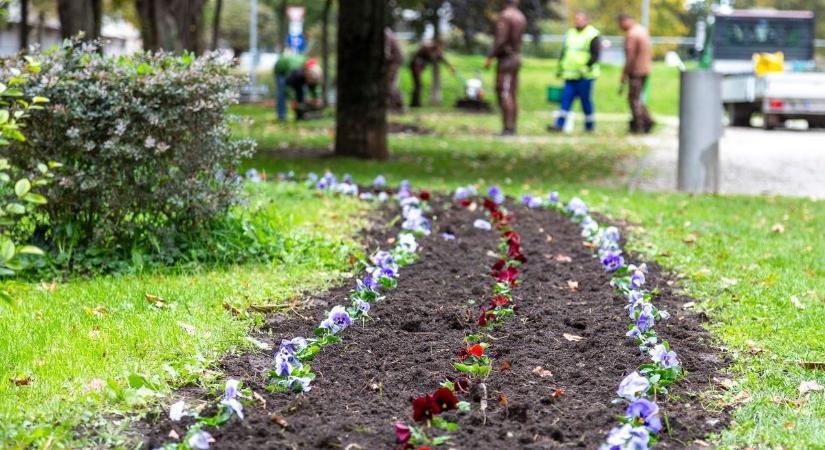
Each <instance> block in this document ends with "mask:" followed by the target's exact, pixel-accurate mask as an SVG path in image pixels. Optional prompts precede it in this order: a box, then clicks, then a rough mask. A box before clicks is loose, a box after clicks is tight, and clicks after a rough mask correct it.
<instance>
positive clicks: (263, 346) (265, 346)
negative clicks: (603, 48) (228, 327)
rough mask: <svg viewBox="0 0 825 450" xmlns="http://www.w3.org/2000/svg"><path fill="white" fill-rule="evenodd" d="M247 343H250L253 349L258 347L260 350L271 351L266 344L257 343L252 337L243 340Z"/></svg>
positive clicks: (270, 347) (269, 346)
mask: <svg viewBox="0 0 825 450" xmlns="http://www.w3.org/2000/svg"><path fill="white" fill-rule="evenodd" d="M245 339H246V340H247V341H248V342H250V343H252V345H254V346H255V347H258V348H259V349H261V350H272V346H271V345H269V344H267V343H266V342H262V341H259V340H257V339H255V338H253V337H252V336H247V337H246V338H245Z"/></svg>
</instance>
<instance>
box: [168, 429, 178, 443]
mask: <svg viewBox="0 0 825 450" xmlns="http://www.w3.org/2000/svg"><path fill="white" fill-rule="evenodd" d="M169 439H172V440H174V441H177V440H178V439H180V435H179V434H178V432H177V431H175V430H170V431H169Z"/></svg>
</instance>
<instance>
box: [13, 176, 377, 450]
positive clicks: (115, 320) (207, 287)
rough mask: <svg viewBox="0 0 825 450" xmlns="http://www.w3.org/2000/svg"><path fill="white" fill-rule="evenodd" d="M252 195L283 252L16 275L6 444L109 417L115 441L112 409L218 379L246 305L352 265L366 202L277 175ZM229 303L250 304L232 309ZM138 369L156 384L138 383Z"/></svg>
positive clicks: (242, 331)
mask: <svg viewBox="0 0 825 450" xmlns="http://www.w3.org/2000/svg"><path fill="white" fill-rule="evenodd" d="M273 200H277V201H273ZM251 202H252V204H251V205H250V206H248V207H247V208H248V209H259V211H260V213H261V215H259V216H257V218H256V219H255V220H256V221H255V222H252V223H254V224H259V225H262V224H263V223H264V222H266V223H268V225H269V226H271V227H272V228H273V229H274V230H275V232H276V233H278V236H275V238H278V239H281V241H282V245H283V247H284V250H283V254H282V256H281V258H280V259H279V261H278V262H276V263H273V264H253V265H245V266H242V267H202V268H200V269H195V270H174V269H170V270H169V271H168V272H166V273H149V274H143V275H130V276H120V277H101V278H95V279H74V280H69V281H67V282H64V283H56V284H54V285H51V284H50V283H43V284H17V285H14V286H12V287H11V289H13V293H14V295H15V296H16V297H17V298H18V300H19V301H18V306H17V307H16V308H14V309H6V310H4V312H3V314H2V316H0V335H2V336H3V339H2V340H0V447H2V448H27V445H29V444H32V445H33V446H34V448H47V447H49V446H50V445H52V448H54V446H53V445H54V444H56V445H57V446H58V447H59V446H62V445H65V446H67V447H68V448H78V447H81V446H82V447H85V446H86V445H91V444H88V443H87V444H81V443H79V442H74V443H73V442H72V440H71V432H72V429H73V428H74V427H75V426H77V425H80V424H83V425H85V426H101V425H104V424H108V425H107V427H104V428H103V429H102V430H101V431H102V432H103V434H102V439H104V440H105V439H112V440H113V441H110V442H108V443H107V445H110V444H112V443H113V442H116V441H117V437H116V436H115V435H111V436H110V435H107V432H108V431H116V429H117V425H114V423H115V422H113V421H103V420H101V416H100V414H101V413H105V414H107V415H108V417H110V418H111V417H118V416H119V415H121V414H122V413H125V412H127V411H133V410H134V409H136V408H137V409H138V410H140V407H141V405H142V404H143V403H144V401H145V400H152V399H153V398H154V397H156V396H158V395H160V394H161V393H164V392H168V391H169V390H170V389H171V387H173V386H176V385H181V384H185V383H188V382H197V383H208V382H209V381H210V380H211V379H213V378H214V377H215V375H216V374H214V373H212V372H211V371H210V369H211V368H212V367H211V364H212V363H213V362H214V361H215V360H216V359H217V358H218V356H219V355H221V354H222V353H224V352H227V351H231V350H235V349H240V348H242V347H244V346H249V345H252V344H251V343H250V342H248V341H246V340H245V335H246V331H247V330H248V329H249V327H250V326H252V325H253V324H254V322H255V317H253V316H250V315H249V314H247V313H245V312H243V311H245V308H246V306H248V305H249V304H253V303H254V304H284V305H286V304H287V303H286V301H287V300H288V299H290V298H292V297H293V296H296V295H299V294H300V293H302V292H303V291H304V290H307V289H310V290H319V289H322V288H323V287H324V286H327V285H328V284H329V283H331V282H332V281H333V280H335V279H337V278H338V277H340V276H341V275H342V272H343V271H345V270H347V269H348V265H347V260H348V256H349V254H350V252H351V251H356V250H357V249H356V247H355V246H354V245H353V244H352V241H351V237H352V236H353V233H354V232H355V231H357V230H358V229H359V228H360V227H361V220H360V214H359V212H360V211H362V208H363V206H362V205H360V204H359V203H358V202H356V201H354V200H330V199H328V198H322V197H318V196H315V195H313V194H312V193H311V192H309V191H307V190H306V189H302V188H298V187H295V186H286V185H271V184H267V185H259V186H255V187H254V189H253V195H252V200H251ZM342 224H343V226H342ZM250 232H256V230H254V229H251V230H250ZM146 294H150V295H154V296H158V297H161V298H162V299H163V301H164V305H163V306H161V307H158V306H157V305H155V304H153V303H152V302H149V301H147V299H146V298H145V295H146ZM224 303H226V304H227V305H231V306H232V307H235V308H238V309H239V310H241V311H242V312H243V313H242V314H241V315H239V316H238V317H233V315H232V314H231V313H230V312H229V311H228V310H227V309H226V308H225V307H224V306H223V305H224ZM210 374H211V375H210ZM132 375H139V377H141V378H145V379H146V380H147V381H148V383H149V386H151V388H152V389H151V390H146V389H137V388H139V385H140V384H141V383H142V381H141V380H140V378H139V377H136V376H132ZM130 376H132V377H131V378H132V382H131V388H130V381H129V377H130ZM136 380H137V381H136ZM110 384H111V386H109V385H110ZM109 428H110V429H109ZM107 429H108V431H107ZM49 442H51V444H49Z"/></svg>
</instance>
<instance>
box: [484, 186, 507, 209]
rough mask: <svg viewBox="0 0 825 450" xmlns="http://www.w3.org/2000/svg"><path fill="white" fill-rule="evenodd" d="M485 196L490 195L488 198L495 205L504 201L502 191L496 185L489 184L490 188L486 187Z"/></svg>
mask: <svg viewBox="0 0 825 450" xmlns="http://www.w3.org/2000/svg"><path fill="white" fill-rule="evenodd" d="M487 196H488V197H490V200H492V201H493V202H494V203H495V204H496V205H500V204H502V203H504V193H503V192H501V189H499V188H498V186H490V188H489V189H487Z"/></svg>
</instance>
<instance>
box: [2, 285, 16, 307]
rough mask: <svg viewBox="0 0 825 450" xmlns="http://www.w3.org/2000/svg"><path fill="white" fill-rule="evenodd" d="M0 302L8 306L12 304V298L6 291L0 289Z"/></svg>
mask: <svg viewBox="0 0 825 450" xmlns="http://www.w3.org/2000/svg"><path fill="white" fill-rule="evenodd" d="M0 300H2V301H4V302H6V303H8V304H9V305H13V304H14V297H12V296H11V294H9V293H8V292H7V291H6V290H4V289H0Z"/></svg>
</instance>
